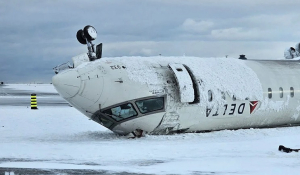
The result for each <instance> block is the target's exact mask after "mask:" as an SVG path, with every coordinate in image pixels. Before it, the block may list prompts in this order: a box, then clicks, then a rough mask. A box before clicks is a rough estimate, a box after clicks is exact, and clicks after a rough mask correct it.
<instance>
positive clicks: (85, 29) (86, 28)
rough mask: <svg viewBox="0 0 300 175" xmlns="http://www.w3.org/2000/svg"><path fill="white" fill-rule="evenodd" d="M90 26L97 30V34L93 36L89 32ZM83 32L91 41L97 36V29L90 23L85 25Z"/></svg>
mask: <svg viewBox="0 0 300 175" xmlns="http://www.w3.org/2000/svg"><path fill="white" fill-rule="evenodd" d="M90 28H92V29H93V30H94V31H95V35H92V36H91V35H90V34H89V32H88V29H90ZM83 33H84V36H85V37H86V39H88V40H89V41H93V40H95V39H96V38H97V31H96V29H95V28H94V27H93V26H90V25H87V26H85V27H84V29H83Z"/></svg>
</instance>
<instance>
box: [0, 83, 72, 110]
mask: <svg viewBox="0 0 300 175" xmlns="http://www.w3.org/2000/svg"><path fill="white" fill-rule="evenodd" d="M32 86H33V88H32V90H20V89H14V88H11V87H10V86H8V85H0V106H29V107H30V100H31V94H36V97H37V104H38V106H68V105H69V103H68V102H66V101H65V100H64V99H63V98H61V97H60V96H59V94H58V93H57V92H47V91H45V92H43V91H42V89H39V90H41V91H35V90H34V85H32Z"/></svg>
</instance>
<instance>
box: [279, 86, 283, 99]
mask: <svg viewBox="0 0 300 175" xmlns="http://www.w3.org/2000/svg"><path fill="white" fill-rule="evenodd" d="M279 97H280V98H283V88H282V87H280V88H279Z"/></svg>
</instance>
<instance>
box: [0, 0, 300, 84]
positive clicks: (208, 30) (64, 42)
mask: <svg viewBox="0 0 300 175" xmlns="http://www.w3.org/2000/svg"><path fill="white" fill-rule="evenodd" d="M299 9H300V1H296V0H276V1H274V0H263V1H262V0H251V1H250V0H249V1H248V0H247V1H246V0H222V1H220V0H126V1H125V0H123V1H122V0H97V1H86V0H84V1H83V0H49V1H46V0H44V1H41V0H26V1H17V0H9V1H7V0H0V81H4V82H5V83H29V82H36V83H41V82H44V83H50V82H51V77H52V76H53V75H54V72H53V70H52V68H53V67H55V66H56V65H58V64H61V63H64V62H67V61H71V57H73V56H75V55H78V54H81V53H84V52H87V49H86V46H85V45H81V44H80V43H79V42H78V41H77V39H76V33H77V31H78V30H79V29H82V28H84V26H85V25H92V26H94V27H95V28H96V29H97V32H98V38H97V39H96V40H95V42H94V43H95V44H98V43H100V42H102V43H103V44H104V45H103V56H104V57H114V56H155V55H159V54H162V55H164V56H182V55H186V56H199V57H224V56H225V55H229V57H236V58H238V57H239V55H240V54H245V55H246V57H247V58H248V59H277V58H283V52H284V50H285V49H286V48H288V47H290V46H295V45H296V44H297V43H298V42H300V22H299V19H300V10H299Z"/></svg>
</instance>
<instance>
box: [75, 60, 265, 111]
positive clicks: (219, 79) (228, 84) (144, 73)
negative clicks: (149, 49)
mask: <svg viewBox="0 0 300 175" xmlns="http://www.w3.org/2000/svg"><path fill="white" fill-rule="evenodd" d="M102 62H104V63H105V62H115V63H122V64H124V65H125V67H126V71H127V74H128V77H129V79H131V80H133V81H136V82H139V83H141V84H146V85H148V87H149V89H150V91H159V90H161V89H163V88H164V87H159V86H157V85H160V84H161V85H162V84H163V83H162V82H161V79H160V78H159V75H158V74H157V72H156V71H155V66H161V65H163V66H168V65H169V64H175V63H177V64H185V65H187V66H188V67H189V68H190V69H191V70H192V72H193V74H194V76H195V77H196V78H197V79H198V80H202V84H201V86H200V88H201V92H208V91H209V90H211V91H212V92H213V93H221V92H222V91H224V89H226V92H225V93H227V94H228V95H229V96H233V95H234V96H235V97H236V99H240V100H244V99H246V98H250V99H256V100H263V90H262V86H261V83H260V81H259V79H258V77H257V74H256V73H255V72H254V71H253V70H252V69H251V68H249V67H248V66H247V65H246V64H245V61H243V60H239V59H235V58H199V57H161V56H157V57H115V58H101V59H100V60H96V61H93V62H88V63H83V64H81V65H80V66H78V68H83V67H84V66H86V65H89V66H91V67H93V66H94V67H96V66H97V65H101V64H103V63H102ZM212 80H214V81H212ZM190 93H194V91H191V92H190ZM185 95H187V96H193V94H185ZM200 95H201V97H200V98H201V99H204V101H207V100H205V99H208V94H207V93H201V94H200ZM215 97H216V98H214V101H213V103H210V104H211V105H214V103H218V104H222V103H224V100H223V99H222V96H221V95H216V94H215Z"/></svg>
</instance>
